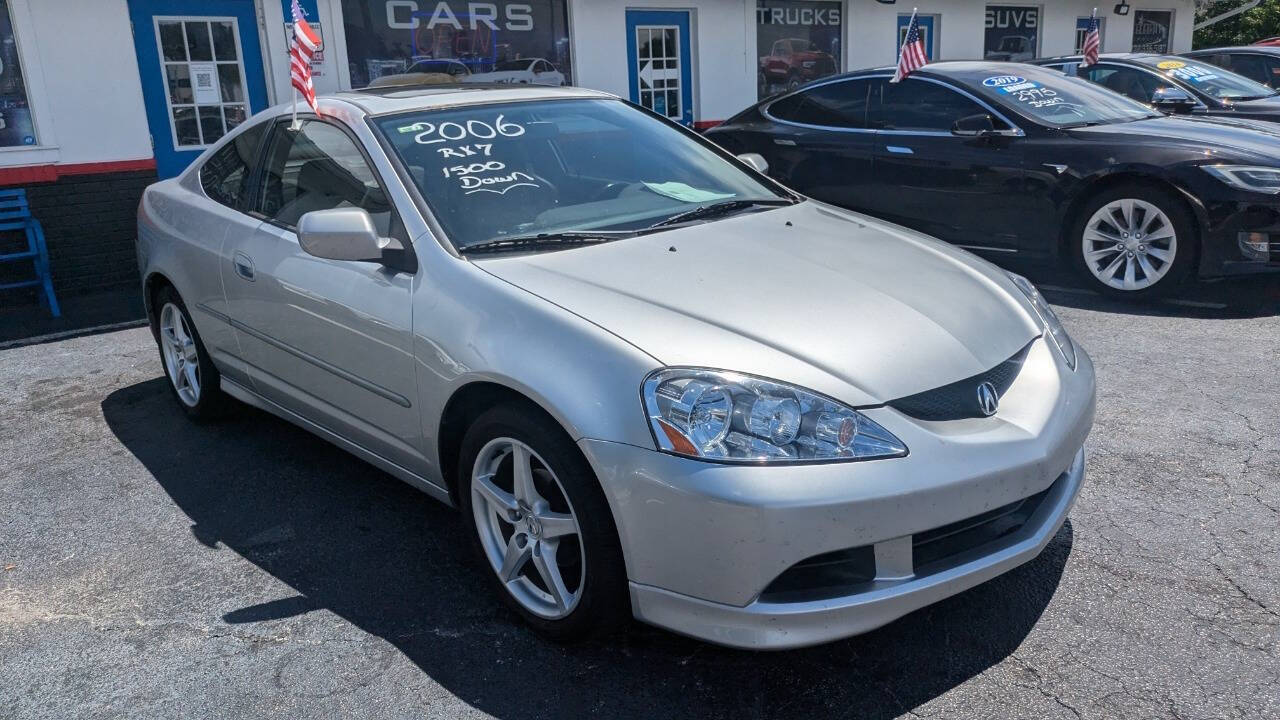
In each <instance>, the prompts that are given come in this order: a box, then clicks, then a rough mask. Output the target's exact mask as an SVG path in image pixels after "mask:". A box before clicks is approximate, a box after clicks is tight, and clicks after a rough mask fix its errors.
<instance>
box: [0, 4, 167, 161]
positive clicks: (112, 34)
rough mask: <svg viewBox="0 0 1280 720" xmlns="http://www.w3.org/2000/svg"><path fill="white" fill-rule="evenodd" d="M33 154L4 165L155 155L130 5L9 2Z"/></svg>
mask: <svg viewBox="0 0 1280 720" xmlns="http://www.w3.org/2000/svg"><path fill="white" fill-rule="evenodd" d="M9 5H10V7H11V8H12V12H13V20H14V28H15V30H16V34H17V36H18V43H19V51H20V53H21V59H22V70H23V74H24V75H25V77H26V83H27V95H28V101H29V103H30V104H31V106H32V107H31V112H32V116H33V118H34V123H35V126H36V139H37V142H38V143H39V146H38V147H36V148H14V149H3V150H0V167H14V166H19V165H36V164H48V163H59V164H75V163H92V162H107V161H116V160H142V159H147V158H150V157H151V156H152V153H151V135H150V133H149V131H148V130H147V116H146V111H145V109H144V106H143V102H142V83H141V81H140V80H139V77H138V61H137V57H136V55H135V54H134V49H133V34H132V32H131V31H130V28H129V10H128V7H127V6H126V3H125V0H94V1H93V2H86V1H85V0H10V2H9Z"/></svg>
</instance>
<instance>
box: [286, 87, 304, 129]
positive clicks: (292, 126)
mask: <svg viewBox="0 0 1280 720" xmlns="http://www.w3.org/2000/svg"><path fill="white" fill-rule="evenodd" d="M300 127H302V126H301V125H299V124H298V88H294V89H293V122H292V123H289V129H290V130H295V131H296V130H297V129H298V128H300Z"/></svg>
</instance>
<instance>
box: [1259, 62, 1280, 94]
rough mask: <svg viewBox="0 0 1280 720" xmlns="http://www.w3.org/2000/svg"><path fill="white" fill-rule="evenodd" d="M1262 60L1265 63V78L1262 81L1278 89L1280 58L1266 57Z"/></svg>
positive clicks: (1279, 83)
mask: <svg viewBox="0 0 1280 720" xmlns="http://www.w3.org/2000/svg"><path fill="white" fill-rule="evenodd" d="M1264 62H1265V63H1266V65H1267V79H1266V80H1263V81H1262V82H1265V83H1266V84H1267V85H1268V86H1270V87H1272V88H1274V89H1280V58H1273V57H1268V58H1267V59H1266V60H1264Z"/></svg>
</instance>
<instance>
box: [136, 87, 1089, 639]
mask: <svg viewBox="0 0 1280 720" xmlns="http://www.w3.org/2000/svg"><path fill="white" fill-rule="evenodd" d="M555 97H602V96H601V95H600V94H598V93H592V92H588V91H580V90H554V89H548V88H537V89H534V88H512V89H509V90H508V89H503V90H492V89H486V90H475V91H470V92H468V91H465V90H456V91H449V92H438V93H436V94H432V95H429V96H423V95H421V94H418V93H414V92H410V91H405V92H398V93H392V94H391V95H390V96H388V97H374V96H366V95H356V94H348V95H342V96H338V97H334V98H323V99H322V100H321V107H322V111H323V113H324V114H325V115H326V116H327V117H329V118H330V119H332V120H333V121H336V122H339V123H342V124H344V125H345V126H347V127H348V128H349V129H350V130H351V131H352V132H353V133H354V134H355V135H356V136H357V137H358V138H359V140H360V142H361V143H362V144H363V145H364V146H365V148H366V149H367V150H368V151H369V154H370V156H371V159H372V161H373V165H374V170H375V172H376V174H377V175H378V176H379V177H380V179H381V181H382V183H383V184H384V186H385V188H386V190H387V193H388V195H389V197H390V198H391V200H392V201H393V203H394V204H395V206H396V207H397V208H398V209H399V211H400V213H401V215H402V220H403V222H404V224H405V226H406V228H407V230H408V234H409V237H411V238H413V247H414V249H415V252H416V254H417V256H418V260H419V265H420V268H419V271H418V272H417V273H416V274H415V275H413V276H412V277H410V276H408V275H406V274H392V273H390V272H388V271H386V270H384V269H382V268H380V267H379V266H377V265H375V264H372V263H347V262H338V261H329V260H321V259H318V258H312V257H310V256H304V255H303V254H302V253H301V250H300V249H299V248H298V247H297V240H296V237H294V236H293V234H292V233H291V232H288V231H284V230H282V229H280V228H278V227H276V226H273V225H265V224H263V223H261V222H259V221H257V220H255V219H253V218H248V217H247V216H244V215H241V214H239V213H237V212H236V211H233V210H230V209H228V208H225V207H223V206H221V205H219V204H217V203H215V202H214V201H212V200H210V199H209V198H207V197H206V196H205V195H204V194H203V192H202V191H201V190H200V186H199V183H198V178H197V171H198V167H199V164H200V161H197V163H196V164H195V165H193V167H192V169H191V170H189V171H188V172H187V173H186V174H185V175H184V176H182V177H180V178H178V179H175V180H170V181H165V182H161V183H158V184H156V185H154V186H153V187H152V188H150V189H149V190H148V192H147V193H146V195H145V197H144V199H143V203H142V205H141V207H140V209H139V240H138V252H139V262H140V265H141V267H142V270H143V277H144V278H145V279H146V280H148V281H149V280H151V279H153V278H154V277H156V276H163V277H165V278H167V279H168V280H169V281H170V282H172V283H173V284H174V285H175V287H176V288H177V289H178V292H179V293H180V294H181V295H182V297H183V298H184V300H185V302H186V304H187V306H188V308H189V310H190V311H191V314H192V318H193V321H194V322H195V325H196V327H197V330H198V332H199V333H200V334H201V336H202V338H203V339H204V341H205V344H206V346H207V347H208V349H209V350H210V352H211V354H212V356H213V358H214V361H215V363H216V364H217V365H218V367H219V369H220V370H221V371H222V373H223V376H224V389H226V390H228V391H229V392H231V393H232V394H234V395H235V396H236V397H239V398H241V399H243V400H246V401H248V402H251V403H253V404H256V405H259V406H260V407H264V408H266V409H268V410H270V411H272V412H276V413H277V414H280V415H281V416H283V417H286V418H287V419H290V420H291V421H294V422H297V423H298V424H300V425H302V426H304V427H306V428H308V429H310V430H312V431H313V432H316V433H317V434H319V435H321V436H322V437H325V438H327V439H329V440H330V441H333V442H335V443H337V444H339V445H340V446H342V447H344V448H347V449H348V450H351V451H353V452H355V453H357V454H359V455H360V456H361V457H363V458H365V459H367V460H369V461H370V462H373V463H374V464H376V465H378V466H379V467H381V468H383V469H385V470H388V471H389V472H392V473H393V474H395V475H396V476H398V477H400V478H402V479H404V480H406V481H408V482H411V483H413V484H414V485H416V486H418V487H419V488H421V489H423V490H425V491H427V492H429V493H431V494H432V495H434V496H435V497H437V498H440V499H442V500H444V501H446V502H449V501H450V498H449V496H448V494H447V489H448V485H449V482H448V481H447V480H446V479H445V478H444V477H443V475H442V470H441V468H442V465H443V463H442V458H441V457H440V456H439V447H438V438H439V434H440V422H441V418H442V417H443V415H444V412H445V408H446V406H447V404H448V402H449V400H450V399H451V398H452V397H454V396H455V394H456V393H458V392H459V391H461V390H462V389H463V388H465V387H467V386H470V385H472V384H473V383H494V384H497V385H501V386H504V387H506V388H509V389H511V390H514V391H516V392H519V393H521V394H523V395H525V396H526V397H528V398H530V399H531V400H533V401H534V402H536V403H537V404H539V405H540V406H541V407H543V408H544V409H545V410H546V411H547V412H548V413H549V414H550V415H551V416H552V417H553V418H554V419H555V420H556V421H557V422H559V423H560V424H561V425H562V426H563V427H564V428H565V429H566V431H567V432H568V433H569V434H570V435H571V437H573V438H574V439H575V440H576V441H578V442H579V445H580V447H582V449H583V452H584V454H585V455H586V456H587V457H588V459H589V460H590V462H591V464H592V466H593V468H594V469H595V470H596V472H597V474H598V475H599V477H600V479H601V482H602V484H603V485H604V487H605V489H606V495H607V496H608V498H609V501H610V504H611V507H612V509H613V512H614V515H615V520H616V521H617V524H618V527H619V531H620V533H621V534H622V538H621V539H622V545H623V551H624V556H625V561H626V563H627V569H628V576H629V578H630V579H631V580H632V582H633V596H635V595H636V593H637V592H638V589H639V590H643V589H646V588H648V589H652V588H660V589H661V591H662V592H666V593H670V594H671V596H672V597H677V598H693V599H696V600H697V601H698V602H703V603H708V602H709V603H714V604H715V607H717V608H719V611H724V609H725V608H728V609H729V612H732V609H733V608H738V609H740V610H743V612H744V613H745V614H744V615H742V617H743V618H747V619H746V620H744V621H743V622H748V623H749V622H755V621H752V620H750V618H751V617H753V615H752V614H751V613H750V612H747V611H746V610H745V608H747V607H749V604H750V601H751V599H752V597H753V596H754V595H755V594H758V592H759V590H760V589H761V587H763V585H762V582H767V581H768V573H769V572H773V571H774V570H777V569H778V568H781V567H785V562H786V561H787V559H788V558H793V560H792V561H794V559H800V558H803V557H808V556H811V555H813V554H816V553H819V552H824V551H826V550H829V549H833V548H837V547H847V546H848V545H847V544H845V545H842V544H841V543H849V542H862V541H867V542H882V541H884V539H885V538H893V537H898V538H900V537H903V536H907V535H909V534H910V533H912V532H915V531H917V530H920V529H925V528H927V527H932V526H936V525H938V524H943V523H946V522H950V521H952V520H956V519H959V518H961V517H964V516H965V515H963V513H968V514H975V513H977V512H981V511H982V510H983V509H986V508H990V507H995V506H998V505H1000V504H1003V503H1005V502H1008V501H1010V500H1012V499H1017V498H1018V497H1024V496H1025V495H1026V494H1028V493H1029V492H1036V491H1037V490H1038V489H1042V488H1043V487H1045V486H1046V485H1047V483H1048V482H1050V481H1051V480H1052V479H1053V478H1054V477H1056V476H1057V474H1059V473H1062V472H1063V471H1064V470H1065V469H1066V468H1067V466H1068V465H1069V464H1070V461H1071V458H1072V457H1073V456H1074V455H1075V454H1076V453H1077V452H1078V451H1079V450H1080V447H1081V445H1082V443H1083V441H1084V436H1085V435H1086V434H1087V432H1088V429H1089V426H1090V424H1091V421H1092V409H1093V382H1094V380H1093V370H1092V365H1091V363H1090V362H1089V360H1088V358H1087V356H1085V355H1084V354H1083V353H1081V355H1082V360H1081V363H1080V367H1079V368H1078V369H1077V370H1075V371H1071V370H1070V369H1069V368H1066V366H1065V364H1064V363H1063V362H1062V359H1061V357H1060V355H1059V354H1057V353H1056V350H1055V349H1053V348H1052V347H1051V345H1050V344H1049V343H1048V342H1047V341H1046V340H1044V339H1040V340H1037V341H1036V343H1035V346H1034V347H1033V352H1032V354H1031V356H1030V357H1029V360H1028V371H1024V373H1023V376H1020V378H1019V379H1018V381H1017V383H1015V385H1014V387H1013V388H1011V390H1010V392H1009V394H1007V395H1006V400H1005V402H1003V403H1002V406H1001V409H1000V412H999V414H997V415H996V416H995V417H994V418H988V419H987V420H984V421H961V422H953V423H925V422H920V421H914V420H910V419H908V418H905V417H904V416H901V415H899V414H897V413H896V412H894V411H892V410H889V409H887V408H883V407H881V408H876V409H870V410H868V411H867V413H868V415H870V416H871V417H872V418H873V419H875V420H876V421H877V422H880V423H881V424H883V425H884V426H885V427H887V428H889V429H890V430H892V431H893V432H894V433H896V434H898V435H899V437H901V438H902V439H904V440H905V441H906V443H907V445H908V446H909V447H910V448H911V455H910V456H909V457H907V458H904V459H901V460H891V461H878V462H868V463H854V464H833V465H819V466H811V467H804V468H797V467H779V468H761V467H733V468H729V467H726V466H717V465H709V464H706V463H700V462H696V461H691V460H684V459H680V458H675V457H672V456H669V455H665V454H661V453H658V452H656V451H655V450H654V445H653V440H652V437H651V435H650V431H649V428H648V425H647V423H646V422H645V418H644V415H643V412H642V411H641V408H640V404H639V387H640V384H641V381H642V380H643V378H644V377H645V375H647V374H648V373H649V372H651V371H652V370H654V369H656V368H658V367H661V366H662V365H663V364H690V365H702V366H709V367H719V368H726V369H731V370H736V371H744V372H753V373H757V374H761V375H765V376H768V377H774V378H776V379H779V380H782V381H785V382H792V383H796V384H799V385H803V386H805V387H809V388H811V389H814V390H817V391H819V392H823V393H825V394H828V395H830V396H832V397H834V398H837V399H839V400H841V401H844V402H846V403H849V404H852V405H858V406H865V405H878V404H880V403H882V402H883V401H884V400H886V399H891V398H893V397H897V396H900V395H904V394H909V393H913V392H918V391H922V390H926V389H929V388H933V387H937V386H939V385H942V384H946V383H948V382H951V381H953V380H956V379H959V378H963V377H967V376H970V375H973V374H975V373H976V372H980V371H982V370H986V369H988V368H990V367H991V366H993V365H994V364H996V363H998V362H1000V361H1002V360H1004V359H1005V358H1007V357H1009V356H1010V355H1012V354H1013V353H1014V352H1016V351H1017V350H1018V349H1019V348H1021V347H1022V346H1023V345H1025V344H1026V343H1027V342H1028V341H1029V340H1031V339H1032V338H1034V337H1037V336H1039V335H1041V333H1042V328H1041V323H1040V321H1039V319H1038V318H1037V317H1036V315H1035V314H1034V311H1032V310H1031V309H1030V307H1029V305H1028V303H1027V302H1026V299H1025V298H1024V297H1023V296H1022V295H1021V293H1020V292H1019V291H1018V290H1016V289H1015V288H1014V286H1013V285H1012V284H1011V283H1010V282H1009V280H1008V279H1007V277H1006V276H1005V275H1004V273H1003V272H1001V271H999V270H998V269H996V268H994V267H993V266H991V265H989V264H987V263H985V262H983V261H981V260H978V259H976V258H974V257H973V256H971V255H969V254H967V253H965V252H963V251H960V250H957V249H955V248H952V247H950V246H947V245H944V244H942V243H939V242H937V241H934V240H932V239H929V238H926V237H925V236H922V235H919V234H917V233H913V232H910V231H907V230H903V229H901V228H897V227H894V226H891V225H887V224H885V223H881V222H879V221H875V220H871V219H869V218H866V217H863V216H860V215H857V214H854V213H848V212H844V211H839V210H835V209H832V208H828V207H826V206H822V205H819V204H817V203H812V202H806V203H804V204H802V205H798V206H794V207H791V208H782V209H777V210H771V211H767V212H763V213H758V214H751V215H746V216H740V217H737V218H733V219H730V220H724V221H719V222H714V223H707V224H701V225H696V226H692V227H689V228H686V229H682V230H674V231H671V232H667V233H661V234H658V235H653V236H648V237H641V238H634V239H631V240H625V241H620V242H616V243H612V244H609V245H602V246H597V247H591V248H580V249H575V250H572V251H566V252H560V253H546V254H542V255H534V256H524V257H505V258H493V259H486V260H481V261H478V262H472V261H470V260H468V259H466V258H462V257H459V256H458V255H457V254H456V253H455V252H453V251H452V249H451V248H450V247H449V245H448V244H447V242H445V241H444V240H443V238H441V237H439V236H438V235H437V234H436V231H435V230H433V228H435V227H436V226H435V225H434V223H433V222H432V220H431V218H430V217H429V215H427V214H425V213H423V212H419V211H418V209H419V208H421V204H420V202H419V198H417V197H416V190H414V189H413V188H412V187H411V186H408V185H406V183H405V181H404V180H403V179H402V178H401V176H400V175H399V174H398V173H397V171H396V169H395V167H394V165H393V163H392V162H391V161H390V160H389V159H388V158H387V156H386V154H385V153H384V152H383V151H382V149H381V148H380V146H379V145H378V142H377V140H376V138H375V137H374V135H373V133H372V131H371V130H370V129H369V128H368V126H367V125H366V123H365V121H364V118H365V116H366V115H367V114H371V113H382V112H397V111H403V110H411V109H420V108H423V107H427V106H445V105H449V104H455V103H473V102H500V101H508V100H520V99H534V98H555ZM288 110H289V109H288V108H285V107H279V108H275V109H272V110H270V111H267V113H264V114H263V115H261V116H259V117H258V118H255V119H254V120H253V121H251V122H257V121H260V120H271V119H277V118H280V117H283V116H284V115H285V114H286V113H287V112H288ZM226 141H227V140H226V139H224V140H223V142H226ZM220 146H221V143H220V144H219V145H218V146H215V147H213V148H211V149H210V151H209V152H210V153H212V152H216V151H217V149H218V148H219V147H220ZM206 157H207V154H206ZM788 222H790V225H789V226H788V225H787V223H788ZM671 247H675V248H676V249H675V251H674V252H673V251H671V249H670V248H671ZM236 253H241V255H242V256H243V255H247V256H249V257H250V258H251V260H252V261H253V264H254V276H255V277H254V280H253V281H252V282H249V281H247V280H246V279H245V278H243V277H241V276H240V275H238V274H237V273H236V267H235V261H236ZM771 300H772V302H773V304H771V303H770V301H771ZM841 308H856V309H858V310H862V311H861V312H858V311H854V312H848V311H846V312H844V313H840V312H838V310H839V309H841ZM753 318H759V320H758V322H757V321H753ZM339 338H341V340H338V339H339ZM402 400H405V401H407V402H408V406H407V407H406V405H405V403H404V402H401V401H402ZM1072 497H1074V490H1073V491H1072ZM864 502H865V503H867V504H866V506H865V509H860V507H861V505H862V503H864ZM783 509H786V510H787V512H781V511H782V510H783ZM792 511H794V512H792ZM1064 512H1065V511H1064ZM1058 521H1059V522H1060V518H1059V520H1058ZM735 548H737V549H736V550H735ZM747 548H751V549H753V550H755V551H756V552H758V553H759V555H758V556H748V554H747V552H746V549H747ZM774 574H775V575H776V572H775V573H774ZM961 580H962V579H961ZM962 584H963V582H961V581H959V580H958V581H957V582H956V584H955V587H956V588H957V589H962V587H961V585H962ZM953 591H957V590H953ZM935 592H936V591H935ZM642 594H643V593H642ZM905 606H906V605H904V607H905ZM648 607H650V608H653V607H655V606H654V604H653V602H652V601H651V602H650V603H649V605H648ZM635 609H636V611H637V613H638V614H640V615H641V616H642V617H645V615H644V613H643V612H642V608H641V605H640V604H639V603H637V607H636V608H635ZM695 616H696V613H695ZM664 617H674V616H673V615H671V612H670V611H667V614H666V615H664V614H663V613H661V612H658V611H657V610H653V611H652V613H651V615H650V616H648V619H650V620H651V621H655V622H658V623H659V624H665V625H667V626H669V627H673V628H674V629H677V630H680V631H681V632H686V633H689V634H695V635H698V636H700V637H706V638H708V639H711V640H714V641H717V642H724V643H728V644H740V645H745V646H766V647H782V646H787V645H788V644H796V642H791V641H786V640H785V639H779V638H777V637H773V636H756V635H750V636H741V638H739V640H738V641H736V640H733V639H732V638H728V637H722V636H719V635H717V632H716V629H715V628H714V627H707V628H704V630H703V631H702V632H699V631H698V630H697V623H696V622H693V623H692V625H691V624H690V622H688V621H687V619H686V620H682V621H680V622H676V621H675V620H672V621H670V622H668V621H666V620H664V619H663V618H664ZM890 619H891V618H890ZM886 621H887V620H886ZM760 622H764V623H772V624H774V625H776V623H777V621H776V619H773V620H769V619H765V620H761V621H760ZM860 629H867V628H865V627H863V626H862V625H858V624H857V623H853V622H851V621H849V620H848V619H847V618H846V619H845V620H842V621H841V622H837V623H835V624H833V625H830V626H828V627H826V629H825V631H823V632H820V633H816V634H812V633H811V634H808V635H803V637H804V638H805V639H804V640H803V641H802V642H803V643H808V642H817V641H820V640H823V639H833V638H835V637H840V636H842V635H845V634H849V633H850V632H853V631H858V630H860ZM799 637H801V635H796V636H795V638H799ZM742 638H746V639H742ZM795 638H793V640H794V639H795Z"/></svg>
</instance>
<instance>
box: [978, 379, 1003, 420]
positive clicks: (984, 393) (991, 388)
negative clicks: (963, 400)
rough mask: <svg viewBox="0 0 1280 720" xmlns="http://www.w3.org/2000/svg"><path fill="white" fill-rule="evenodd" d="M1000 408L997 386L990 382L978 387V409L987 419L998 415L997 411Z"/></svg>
mask: <svg viewBox="0 0 1280 720" xmlns="http://www.w3.org/2000/svg"><path fill="white" fill-rule="evenodd" d="M999 407H1000V396H999V395H997V394H996V386H995V385H992V384H991V383H989V382H984V383H982V384H981V385H979V386H978V409H979V410H981V411H982V414H983V415H985V416H986V417H991V416H992V415H995V414H996V409H997V408H999Z"/></svg>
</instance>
